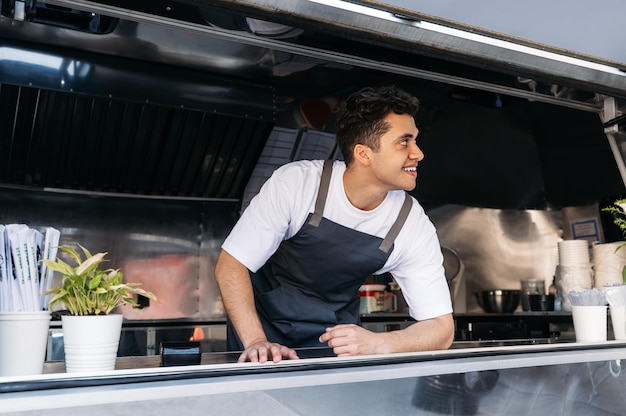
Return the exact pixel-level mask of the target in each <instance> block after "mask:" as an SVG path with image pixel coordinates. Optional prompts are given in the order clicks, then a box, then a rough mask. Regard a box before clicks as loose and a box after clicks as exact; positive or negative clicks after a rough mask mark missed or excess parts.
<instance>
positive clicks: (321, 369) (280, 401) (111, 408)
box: [0, 340, 626, 416]
mask: <svg viewBox="0 0 626 416" xmlns="http://www.w3.org/2000/svg"><path fill="white" fill-rule="evenodd" d="M299 353H300V355H301V357H302V359H301V360H293V361H289V360H284V361H282V362H280V363H265V364H259V363H239V364H238V363H236V359H237V356H238V354H237V353H205V354H202V361H201V362H202V363H201V365H194V366H180V367H161V366H160V357H158V356H151V357H141V358H132V357H124V358H118V361H117V366H116V370H114V371H108V372H99V373H65V372H64V369H63V366H62V363H47V364H46V366H47V368H46V373H44V374H41V375H36V376H28V377H26V376H24V377H3V378H0V403H1V404H0V414H6V413H11V414H15V413H17V412H19V413H18V414H19V415H22V416H27V415H33V416H34V415H36V414H37V415H41V413H40V412H41V410H46V413H45V414H46V415H53V416H54V415H59V416H60V415H63V416H67V415H68V414H89V415H90V416H99V415H105V414H106V415H110V414H115V412H116V411H117V412H119V411H121V410H120V409H132V411H133V413H137V412H140V413H141V412H148V411H155V410H158V414H159V415H169V414H171V415H177V416H179V415H180V412H181V411H182V410H184V411H199V412H200V411H205V410H206V409H209V408H210V409H213V410H215V411H216V412H217V410H219V409H222V410H223V411H225V412H226V413H225V414H229V415H237V414H249V412H250V411H252V409H254V408H255V406H263V407H262V408H263V409H267V413H266V412H265V410H264V411H263V412H261V413H262V414H270V413H271V414H276V415H283V414H285V415H296V414H298V415H300V414H320V413H322V412H326V413H328V412H329V409H328V408H327V407H328V406H336V408H334V410H333V411H331V412H330V414H333V413H334V414H337V412H338V411H339V410H341V413H342V414H347V415H350V414H360V415H361V416H362V414H364V413H358V412H357V411H356V410H358V409H360V410H361V412H362V411H363V408H362V406H363V405H364V403H368V409H370V408H371V409H370V410H372V411H374V410H375V409H376V408H379V407H381V406H383V407H384V406H389V405H390V402H389V401H390V400H393V406H394V407H395V408H403V409H404V408H406V409H404V410H406V411H408V409H409V408H414V407H415V406H418V407H422V408H424V406H426V407H427V406H428V403H430V402H429V400H430V399H429V397H421V396H419V394H421V393H419V394H418V392H422V390H423V389H422V388H421V387H420V388H419V389H416V390H414V386H415V385H416V383H418V385H421V384H422V383H424V382H425V381H427V382H428V383H430V382H431V381H433V380H435V381H436V385H437V389H439V390H441V388H442V387H441V386H442V384H441V379H442V378H444V379H445V378H446V377H458V376H459V375H460V377H464V378H463V380H465V381H463V383H468V382H469V381H468V380H472V381H471V383H472V385H473V386H475V385H477V384H476V383H478V385H479V386H482V390H481V394H480V395H476V394H473V395H472V397H474V396H476V397H474V398H481V400H482V404H481V406H483V405H489V406H495V407H499V406H502V405H503V404H502V402H501V401H502V400H503V399H502V397H506V398H507V399H506V400H508V401H512V400H514V398H515V397H517V396H518V395H519V388H520V386H519V383H523V382H524V380H528V383H527V384H528V386H529V387H528V388H529V389H535V390H533V391H534V393H533V394H535V395H538V394H544V393H540V392H539V390H537V389H538V387H536V386H538V385H539V386H544V387H543V390H541V392H543V391H546V390H545V386H553V387H550V389H554V388H558V389H567V391H561V392H558V391H557V392H551V393H550V397H552V399H553V400H554V398H555V397H561V396H563V397H568V400H570V401H572V400H573V401H574V402H575V401H577V400H579V398H580V397H587V398H588V399H587V400H586V401H587V402H590V400H591V401H595V400H602V402H601V403H602V404H600V405H596V404H595V402H594V404H593V406H595V407H598V406H599V407H598V409H599V411H600V410H601V411H602V412H604V413H598V414H607V413H606V412H609V414H610V413H611V412H612V409H613V408H615V409H620V408H621V409H623V408H624V406H625V405H626V398H625V397H623V396H624V395H623V394H621V393H620V394H615V391H623V390H624V388H625V386H626V372H624V374H622V372H621V368H622V365H623V364H622V362H624V363H626V342H623V341H607V342H603V343H593V344H589V343H575V342H554V341H552V340H519V341H490V342H457V343H455V344H454V345H453V347H452V348H451V349H449V350H444V351H430V352H420V353H405V354H388V355H371V356H359V357H334V356H332V351H330V350H329V349H303V350H299ZM564 374H565V375H567V377H570V378H571V377H573V375H576V374H579V375H577V376H576V380H577V381H576V385H575V386H576V387H575V388H576V389H584V390H583V392H582V393H584V394H582V393H581V394H576V395H572V387H571V386H569V385H566V384H567V383H564V380H567V377H566V378H565V379H564ZM476 377H478V378H476ZM483 377H487V378H486V379H484V380H483ZM494 377H495V378H494ZM581 377H582V379H581ZM600 378H601V380H600ZM509 379H511V380H515V381H514V382H513V383H511V384H512V385H515V387H514V389H513V390H509V392H508V393H507V395H506V396H501V395H497V396H493V395H492V394H490V392H491V391H492V390H494V389H502V388H509V387H507V386H508V381H507V380H509ZM587 379H589V380H587ZM476 380H477V381H476ZM494 380H495V381H494ZM607 380H609V381H610V382H606V381H607ZM455 383H456V381H455ZM431 384H432V383H431ZM428 385H430V384H428ZM605 385H606V386H610V389H609V391H608V392H606V393H605V392H603V391H601V390H602V389H601V387H602V386H605ZM485 386H488V387H489V388H488V389H487V388H486V387H485ZM533 386H534V387H533ZM431 387H432V386H431ZM444 387H445V384H444ZM370 389H372V391H371V392H370ZM407 389H408V390H411V391H410V392H409V391H408V390H407ZM465 389H466V390H467V388H465ZM404 390H406V391H404ZM426 390H428V388H426ZM587 390H589V391H587ZM401 391H404V393H405V394H409V393H411V392H412V393H411V395H412V398H411V397H408V398H406V397H404V398H402V399H401V397H403V396H402V395H400V396H399V394H400V392H401ZM453 391H456V392H457V393H458V391H459V389H458V388H457V387H454V388H453ZM384 392H386V393H385V394H386V395H385V394H383V393H384ZM512 392H513V393H512ZM440 393H441V392H440ZM514 393H515V394H514ZM438 394H439V393H438ZM525 394H527V393H525ZM416 395H418V396H419V397H417V396H416ZM555 395H557V396H555ZM605 395H609V396H610V397H611V399H610V400H608V401H607V399H606V397H605ZM448 396H450V395H449V394H446V397H448ZM492 396H493V397H492ZM416 397H417V398H416ZM455 397H456V396H455ZM242 398H245V400H243V399H242ZM374 398H377V400H373V399H374ZM589 398H590V399H589ZM352 400H355V401H356V403H354V402H353V405H352V407H350V406H348V405H347V402H349V401H352ZM537 400H539V399H537V398H536V400H535V402H536V401H537ZM562 400H563V399H561V398H559V399H556V401H561V407H560V409H561V410H562V409H564V408H566V407H567V406H570V404H569V402H562ZM359 401H361V402H363V403H361V404H359ZM439 401H440V400H439ZM491 401H495V402H493V403H492V402H491ZM435 402H437V401H436V400H435V401H434V402H433V403H435ZM613 402H615V403H613ZM472 403H473V402H472ZM519 403H520V405H522V404H524V403H525V404H527V401H526V400H522V399H520V402H519ZM590 403H591V402H590ZM508 404H509V405H512V404H514V403H512V402H511V403H508ZM588 404H589V403H588ZM454 405H457V404H454ZM579 405H580V404H579V403H576V406H579ZM207 406H210V407H207ZM225 406H227V407H225ZM251 406H252V407H251ZM620 406H621V407H620ZM595 407H594V408H595ZM576 408H578V407H575V408H574V409H576ZM355 409H356V410H355ZM524 409H526V408H524ZM401 410H402V409H401ZM377 411H384V409H379V410H377ZM216 412H215V414H217V413H216ZM513 413H515V412H513ZM370 414H371V413H370ZM481 414H490V412H489V411H482V413H481ZM493 414H497V412H495V413H493ZM558 414H562V413H558ZM571 414H576V412H575V411H574V412H573V413H571ZM585 414H594V413H593V412H589V411H588V412H586V413H585ZM616 414H619V412H617V413H616Z"/></svg>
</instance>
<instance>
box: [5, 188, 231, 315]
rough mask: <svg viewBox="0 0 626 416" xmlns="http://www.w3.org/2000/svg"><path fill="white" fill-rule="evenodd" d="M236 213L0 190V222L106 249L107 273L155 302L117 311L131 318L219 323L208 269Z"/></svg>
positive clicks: (183, 204) (216, 204)
mask: <svg viewBox="0 0 626 416" xmlns="http://www.w3.org/2000/svg"><path fill="white" fill-rule="evenodd" d="M237 208H238V207H237V203H235V202H228V201H226V202H222V201H212V202H206V201H199V200H164V199H148V198H144V199H141V198H129V197H115V196H95V195H91V196H89V195H81V194H60V193H51V192H39V191H30V190H21V189H0V223H2V224H10V223H24V224H27V225H29V226H30V227H32V228H38V229H43V228H45V227H48V226H51V227H55V228H57V229H58V230H59V231H60V232H61V241H60V243H61V244H65V245H76V244H81V245H83V246H85V247H87V248H88V249H89V250H90V251H91V252H101V251H107V252H108V253H109V254H108V256H107V258H108V259H109V263H108V264H107V266H108V267H112V268H119V269H121V270H122V272H124V274H125V279H126V280H127V281H132V282H141V283H143V287H144V288H145V289H147V290H150V291H153V292H154V293H155V294H156V295H157V297H158V298H159V302H151V304H150V306H149V307H146V308H143V309H131V308H126V307H125V308H124V309H123V311H122V312H123V313H124V316H125V317H126V318H128V319H134V320H144V319H180V318H190V319H198V320H222V319H223V318H224V311H223V308H222V307H221V300H220V296H219V291H218V289H217V285H216V284H215V280H214V278H213V269H214V265H215V261H216V259H217V255H218V253H219V247H220V245H221V242H222V241H223V240H224V238H225V236H226V235H227V233H228V231H229V230H230V228H231V227H232V225H233V224H234V221H235V219H236V215H237ZM57 278H58V277H57Z"/></svg>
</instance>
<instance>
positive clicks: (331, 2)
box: [309, 0, 626, 76]
mask: <svg viewBox="0 0 626 416" xmlns="http://www.w3.org/2000/svg"><path fill="white" fill-rule="evenodd" d="M309 1H310V2H312V3H318V4H323V5H325V6H330V7H335V8H338V9H342V10H346V11H349V12H353V13H358V14H362V15H366V16H371V17H375V18H378V19H384V20H387V21H392V22H397V23H402V24H405V25H410V26H413V27H417V28H420V29H424V30H428V31H431V32H436V33H441V34H445V35H449V36H454V37H457V38H461V39H465V40H470V41H473V42H479V43H483V44H487V45H491V46H495V47H498V48H502V49H508V50H511V51H515V52H520V53H524V54H528V55H533V56H538V57H541V58H546V59H550V60H554V61H558V62H563V63H567V64H571V65H576V66H580V67H583V68H589V69H593V70H595V71H602V72H607V73H610V74H614V75H619V76H626V73H624V71H622V70H621V69H619V68H615V67H612V66H610V65H605V64H601V63H597V62H592V61H588V60H585V59H580V58H575V57H572V56H567V55H562V54H558V53H554V52H549V51H545V50H542V49H537V48H533V47H530V46H525V45H521V44H518V43H514V42H510V41H507V40H503V39H497V38H494V37H490V36H485V35H482V34H479V33H472V32H469V31H466V30H461V29H456V28H453V27H450V26H445V25H441V24H438V23H432V22H426V21H423V20H419V19H417V18H416V19H412V18H410V17H408V16H401V15H398V14H394V13H391V12H388V11H385V10H380V9H375V8H373V7H368V6H363V5H360V4H355V3H351V2H348V1H343V0H309Z"/></svg>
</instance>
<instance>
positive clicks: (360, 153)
mask: <svg viewBox="0 0 626 416" xmlns="http://www.w3.org/2000/svg"><path fill="white" fill-rule="evenodd" d="M371 154H372V149H370V148H369V147H368V146H365V145H364V144H357V145H355V146H354V160H355V161H357V162H358V163H360V164H362V165H366V166H369V164H370V163H371V160H372V159H371Z"/></svg>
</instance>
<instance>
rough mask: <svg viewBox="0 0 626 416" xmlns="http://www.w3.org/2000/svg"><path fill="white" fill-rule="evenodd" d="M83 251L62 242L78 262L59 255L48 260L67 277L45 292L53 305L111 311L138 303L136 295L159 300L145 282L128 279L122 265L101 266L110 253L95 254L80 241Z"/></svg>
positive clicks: (84, 310)
mask: <svg viewBox="0 0 626 416" xmlns="http://www.w3.org/2000/svg"><path fill="white" fill-rule="evenodd" d="M79 247H80V248H81V249H82V251H83V254H84V255H85V259H83V258H82V255H81V254H80V253H79V252H78V251H77V250H75V249H74V248H73V247H69V246H59V250H61V251H62V252H64V253H67V254H68V255H69V256H70V257H71V258H72V259H73V260H74V262H75V263H76V266H71V265H69V264H67V263H66V262H64V261H63V260H61V259H60V258H59V257H57V259H56V261H51V260H44V263H45V264H46V266H47V267H48V268H50V269H51V270H54V271H55V272H59V273H61V275H62V276H63V280H62V283H61V285H60V286H57V287H53V288H51V289H49V290H47V291H46V292H45V294H52V295H53V296H52V298H51V299H50V302H49V304H48V306H49V309H51V310H52V308H53V307H54V306H55V305H56V304H58V303H61V304H63V305H64V306H65V307H66V308H67V310H68V311H69V313H70V314H71V315H107V314H109V313H110V312H111V311H112V310H113V309H115V308H116V307H117V306H120V305H126V304H128V305H132V306H137V300H136V298H135V296H136V295H141V296H145V297H147V298H149V299H152V300H155V301H156V300H157V298H156V296H155V295H154V294H153V293H152V292H148V291H146V290H144V289H141V288H139V287H137V286H141V283H124V281H123V280H124V275H123V273H122V272H120V271H119V270H118V269H105V270H102V269H101V268H100V264H101V263H102V262H104V261H105V260H104V257H105V256H106V255H107V253H97V254H93V255H92V254H91V253H90V252H89V250H87V249H86V248H85V247H83V246H81V245H79Z"/></svg>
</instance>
